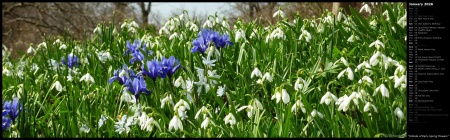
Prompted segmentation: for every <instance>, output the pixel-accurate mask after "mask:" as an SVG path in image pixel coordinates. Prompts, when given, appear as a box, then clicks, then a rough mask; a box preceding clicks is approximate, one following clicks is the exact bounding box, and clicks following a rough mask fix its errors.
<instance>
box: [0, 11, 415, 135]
mask: <svg viewBox="0 0 450 140" xmlns="http://www.w3.org/2000/svg"><path fill="white" fill-rule="evenodd" d="M205 8H206V9H205ZM2 9H3V12H2V32H3V35H2V106H3V110H2V137H3V138H387V137H391V138H406V135H407V119H406V113H407V103H406V101H407V100H406V95H407V92H406V91H407V86H406V83H407V81H406V76H407V72H406V68H407V59H406V58H407V51H406V41H407V32H406V28H407V26H406V25H407V20H406V16H407V12H406V3H403V2H384V3H382V2H297V3H291V2H265V3H263V2H241V3H218V2H217V3H201V2H195V3H194V2H191V3H187V2H186V3H164V2H159V3H156V2H115V3H114V2H90V3H88V2H86V3H81V2H70V3H69V2H3V3H2Z"/></svg>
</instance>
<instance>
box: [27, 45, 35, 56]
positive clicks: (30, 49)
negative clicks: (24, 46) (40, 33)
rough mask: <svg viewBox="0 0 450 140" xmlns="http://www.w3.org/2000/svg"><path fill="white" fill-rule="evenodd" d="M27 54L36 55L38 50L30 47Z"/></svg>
mask: <svg viewBox="0 0 450 140" xmlns="http://www.w3.org/2000/svg"><path fill="white" fill-rule="evenodd" d="M27 53H28V54H30V53H33V54H35V53H36V50H35V49H34V48H33V47H32V46H30V47H29V48H28V50H27Z"/></svg>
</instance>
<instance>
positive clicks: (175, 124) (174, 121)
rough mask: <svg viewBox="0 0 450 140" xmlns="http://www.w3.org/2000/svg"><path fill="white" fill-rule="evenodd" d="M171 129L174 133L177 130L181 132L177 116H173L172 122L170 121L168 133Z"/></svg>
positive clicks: (181, 128)
mask: <svg viewBox="0 0 450 140" xmlns="http://www.w3.org/2000/svg"><path fill="white" fill-rule="evenodd" d="M172 129H175V131H177V130H178V129H180V130H183V123H181V120H180V118H178V116H177V115H174V116H173V118H172V120H170V123H169V131H172Z"/></svg>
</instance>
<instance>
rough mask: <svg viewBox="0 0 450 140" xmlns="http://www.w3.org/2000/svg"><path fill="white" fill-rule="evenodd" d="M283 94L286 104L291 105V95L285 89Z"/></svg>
mask: <svg viewBox="0 0 450 140" xmlns="http://www.w3.org/2000/svg"><path fill="white" fill-rule="evenodd" d="M281 92H282V99H283V102H284V103H285V104H287V103H289V100H290V97H289V94H288V93H287V91H286V90H285V89H283V90H282V91H281Z"/></svg>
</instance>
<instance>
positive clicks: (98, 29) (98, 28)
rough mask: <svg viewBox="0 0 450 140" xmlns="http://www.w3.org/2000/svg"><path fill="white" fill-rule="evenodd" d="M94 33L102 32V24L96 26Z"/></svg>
mask: <svg viewBox="0 0 450 140" xmlns="http://www.w3.org/2000/svg"><path fill="white" fill-rule="evenodd" d="M94 34H99V35H100V34H102V29H101V28H100V26H97V27H95V28H94Z"/></svg>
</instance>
